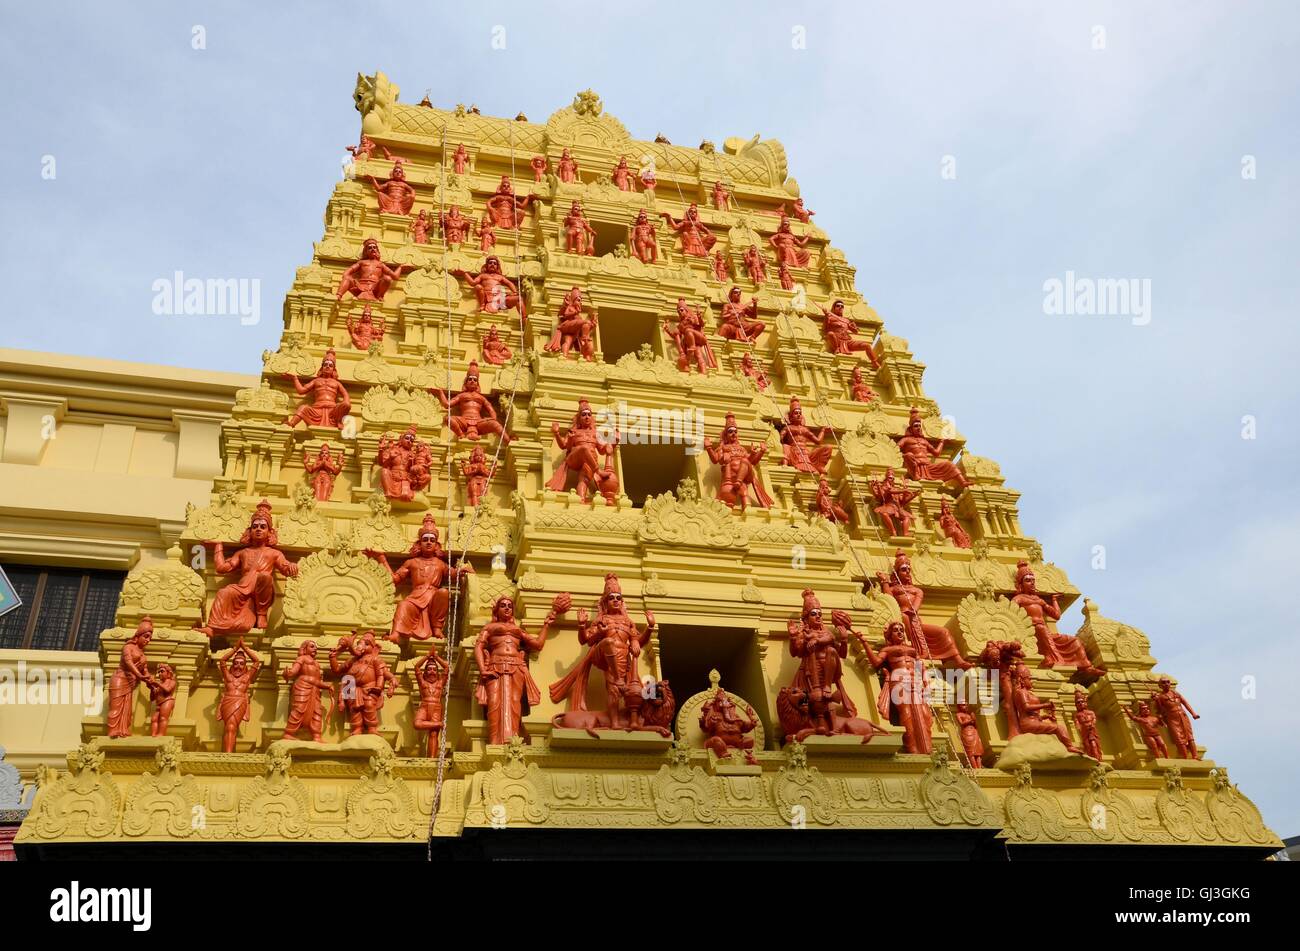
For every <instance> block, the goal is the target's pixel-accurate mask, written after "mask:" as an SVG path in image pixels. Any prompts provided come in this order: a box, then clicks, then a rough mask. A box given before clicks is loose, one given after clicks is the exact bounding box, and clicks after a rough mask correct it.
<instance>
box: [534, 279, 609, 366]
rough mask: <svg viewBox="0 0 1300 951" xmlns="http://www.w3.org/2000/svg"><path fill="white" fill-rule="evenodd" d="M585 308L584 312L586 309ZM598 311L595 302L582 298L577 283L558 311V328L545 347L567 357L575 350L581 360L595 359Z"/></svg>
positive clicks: (544, 348)
mask: <svg viewBox="0 0 1300 951" xmlns="http://www.w3.org/2000/svg"><path fill="white" fill-rule="evenodd" d="M584 311H585V312H584ZM598 319H599V312H598V311H597V309H596V305H595V304H588V303H586V302H585V301H584V300H583V297H582V289H581V288H580V287H578V286H577V285H574V286H573V287H571V288H570V289H569V292H568V293H567V294H565V295H564V300H563V301H561V302H560V307H559V309H558V310H557V311H556V314H555V330H554V331H552V332H551V339H550V340H548V341H547V342H546V344H545V346H543V347H542V349H543V350H544V351H546V352H547V353H558V354H559V355H560V356H562V357H567V356H568V355H569V352H570V351H571V350H574V349H576V350H577V351H578V354H579V355H580V356H581V357H582V359H584V360H587V361H592V360H594V359H595V358H596V341H595V339H594V334H595V332H596V321H597V320H598Z"/></svg>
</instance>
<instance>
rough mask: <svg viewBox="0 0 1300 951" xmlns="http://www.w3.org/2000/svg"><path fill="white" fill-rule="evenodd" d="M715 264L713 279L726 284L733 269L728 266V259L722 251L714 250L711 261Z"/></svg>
mask: <svg viewBox="0 0 1300 951" xmlns="http://www.w3.org/2000/svg"><path fill="white" fill-rule="evenodd" d="M710 263H711V265H712V266H713V279H714V280H715V281H717V282H718V283H720V284H725V283H727V281H729V280H730V279H731V269H730V268H729V267H728V266H727V259H726V258H724V257H723V256H722V251H721V250H718V251H714V252H713V257H712V259H711V261H710Z"/></svg>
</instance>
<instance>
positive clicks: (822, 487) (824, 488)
mask: <svg viewBox="0 0 1300 951" xmlns="http://www.w3.org/2000/svg"><path fill="white" fill-rule="evenodd" d="M812 511H813V514H814V515H820V516H821V517H822V518H824V519H826V520H827V521H828V522H834V523H835V524H837V525H847V524H848V523H849V513H848V512H846V511H845V510H844V506H842V505H840V504H839V503H838V502H836V501H835V496H834V495H832V494H831V484H830V483H829V482H827V481H826V480H825V479H824V478H821V479H818V480H817V498H816V500H815V501H814V502H813V506H812Z"/></svg>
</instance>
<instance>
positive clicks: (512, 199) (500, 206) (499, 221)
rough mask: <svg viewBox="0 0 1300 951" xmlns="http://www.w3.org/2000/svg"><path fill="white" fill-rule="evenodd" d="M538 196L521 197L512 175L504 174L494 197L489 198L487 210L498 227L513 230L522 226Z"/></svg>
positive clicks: (493, 194)
mask: <svg viewBox="0 0 1300 951" xmlns="http://www.w3.org/2000/svg"><path fill="white" fill-rule="evenodd" d="M536 198H537V196H536V195H529V196H528V197H527V198H520V197H519V196H518V195H516V194H515V187H514V185H512V184H510V177H509V176H508V175H502V176H501V184H500V185H498V186H497V190H496V191H495V192H493V193H492V197H491V198H489V199H488V200H487V212H488V214H489V215H491V216H492V223H493V224H494V225H496V226H497V227H498V228H509V229H511V230H513V229H515V228H522V227H523V224H524V218H525V216H526V212H527V209H528V206H529V205H531V204H532V203H533V202H534V201H535V200H536Z"/></svg>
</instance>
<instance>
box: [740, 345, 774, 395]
mask: <svg viewBox="0 0 1300 951" xmlns="http://www.w3.org/2000/svg"><path fill="white" fill-rule="evenodd" d="M740 372H741V373H743V374H744V375H745V376H747V377H749V378H750V379H751V380H753V381H754V385H755V386H756V387H758V391H759V392H760V393H761V392H762V391H763V390H765V389H767V387H768V379H767V374H766V373H765V372H763V368H762V367H760V366H758V365H757V364H756V363H754V356H753V354H751V353H750V352H749V351H748V350H746V351H745V353H744V354H743V355H742V356H741V358H740Z"/></svg>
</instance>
